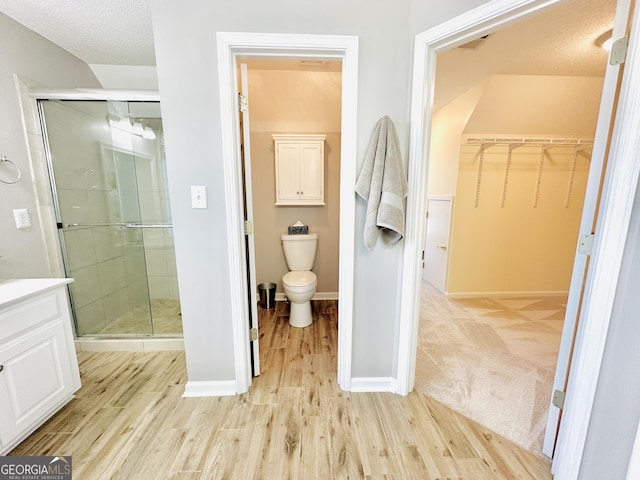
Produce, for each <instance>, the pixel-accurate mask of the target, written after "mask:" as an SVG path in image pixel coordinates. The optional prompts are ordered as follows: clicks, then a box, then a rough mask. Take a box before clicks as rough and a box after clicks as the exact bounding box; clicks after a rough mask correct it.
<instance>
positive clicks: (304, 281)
mask: <svg viewBox="0 0 640 480" xmlns="http://www.w3.org/2000/svg"><path fill="white" fill-rule="evenodd" d="M317 282H318V277H317V276H316V274H315V273H313V272H310V271H296V272H288V273H285V274H284V276H283V277H282V284H283V286H284V287H286V288H289V289H292V290H295V289H304V288H308V287H309V286H311V285H314V284H316V283H317Z"/></svg>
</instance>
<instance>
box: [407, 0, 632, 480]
mask: <svg viewBox="0 0 640 480" xmlns="http://www.w3.org/2000/svg"><path fill="white" fill-rule="evenodd" d="M555 3H557V2H542V1H535V0H532V1H530V2H526V4H525V5H523V4H522V3H518V2H509V4H508V5H507V4H504V5H502V6H497V5H485V6H484V7H480V8H478V9H476V10H474V11H472V12H471V13H472V14H471V15H469V16H468V17H467V16H465V17H459V18H456V19H453V20H451V21H450V22H447V23H446V24H443V25H440V26H438V28H434V29H432V30H429V31H427V32H424V33H423V34H421V35H418V36H417V37H416V45H415V46H416V48H415V67H414V82H413V101H412V105H413V106H414V108H415V109H414V110H413V111H412V136H411V139H412V143H411V149H410V162H409V178H410V181H411V185H410V188H412V189H413V191H414V192H417V193H416V194H415V195H414V196H413V197H412V198H411V197H410V198H409V204H408V209H407V210H408V212H407V216H408V222H407V232H408V234H407V237H406V238H407V244H406V247H405V256H404V262H403V265H404V270H403V271H404V285H405V288H403V292H402V298H403V302H402V311H401V322H400V339H401V348H400V352H401V353H400V355H399V362H398V365H399V368H398V384H399V389H398V390H399V392H400V393H404V394H406V393H408V392H409V391H410V390H411V388H412V387H413V384H412V381H413V378H414V373H415V370H414V369H415V356H414V355H415V348H416V332H417V323H416V321H417V317H418V313H417V309H418V305H419V297H418V296H419V288H418V286H419V285H420V277H421V274H422V271H421V269H420V268H419V267H420V259H421V247H422V241H423V238H424V227H425V222H424V218H422V215H420V213H421V211H422V210H421V209H423V208H424V204H425V202H426V177H427V175H426V165H427V164H426V163H425V162H424V161H423V160H424V158H426V157H428V155H427V154H426V153H425V152H424V149H425V148H427V149H428V148H429V134H430V132H429V130H430V127H431V124H430V121H431V114H432V112H431V105H432V97H433V86H434V82H435V64H436V57H437V53H438V52H440V51H444V50H446V49H448V48H450V47H454V46H457V45H461V44H463V43H465V42H467V41H469V40H470V39H473V38H475V37H477V36H482V35H486V34H487V33H489V32H491V31H495V30H497V29H498V28H499V27H501V26H503V25H506V24H509V23H513V22H515V21H516V20H519V19H521V18H524V17H526V16H527V15H530V14H533V13H537V12H538V11H540V10H542V9H544V8H546V7H550V6H551V5H553V4H555ZM618 3H619V4H622V7H623V10H624V11H621V10H620V9H618V12H617V14H616V24H615V26H614V37H616V38H619V37H621V36H624V34H625V32H627V31H628V30H627V27H628V26H627V19H628V18H632V17H631V16H629V12H628V11H627V10H625V9H628V7H629V5H628V4H626V3H625V2H618ZM620 20H622V21H620ZM619 73H620V69H619V68H612V67H611V66H608V67H607V71H606V74H605V91H606V92H607V96H606V97H605V95H604V94H603V97H602V103H601V109H600V113H599V119H598V128H597V129H596V136H595V137H596V138H595V140H594V153H593V155H592V165H591V169H592V171H593V159H594V158H600V159H604V158H605V152H606V151H607V150H608V149H609V134H610V121H611V120H612V118H613V117H612V112H613V111H614V110H613V106H614V104H615V99H616V98H617V85H618V80H619V79H618V76H619ZM627 73H628V70H627V69H625V71H624V75H623V77H622V87H621V88H622V90H621V92H622V93H621V94H620V95H621V97H622V95H624V86H625V85H629V89H632V87H631V86H630V85H632V84H631V82H629V83H625V76H626V75H627ZM630 76H632V75H631V74H629V77H630ZM630 103H632V102H630ZM624 107H625V109H624V110H623V111H621V110H620V106H618V110H617V112H616V121H618V120H619V119H622V120H621V121H625V120H626V119H627V118H628V117H626V115H629V113H627V112H630V110H627V105H626V104H624ZM613 132H614V135H613V139H612V140H611V151H610V152H609V153H608V155H609V160H608V162H609V163H612V162H613V161H618V162H621V165H622V166H621V167H617V168H616V169H614V170H613V171H612V172H608V173H607V176H606V177H605V194H606V195H604V196H603V199H604V201H603V202H602V203H601V206H600V217H599V219H598V223H601V222H602V223H606V229H603V230H602V231H601V232H600V234H601V235H602V240H600V241H601V242H603V244H615V243H616V238H619V239H622V240H620V241H622V242H623V243H624V238H626V237H625V234H626V231H627V229H628V222H629V217H628V216H625V217H624V218H618V216H617V215H616V214H615V210H614V209H613V204H612V203H611V202H613V200H614V198H615V199H617V198H618V193H617V192H615V189H614V188H613V187H611V188H610V189H609V190H607V189H606V185H607V184H608V185H616V186H619V188H620V190H621V191H624V192H633V191H635V183H633V182H634V181H636V180H637V176H635V175H632V176H631V178H624V177H623V176H622V175H621V172H622V171H623V170H625V169H627V168H630V165H628V163H627V159H626V158H624V157H622V156H621V154H620V153H619V152H621V151H622V150H623V149H624V148H627V147H628V145H627V143H626V142H628V141H629V138H628V136H627V134H626V133H625V131H623V129H618V128H615V129H614V130H613ZM616 134H617V135H619V136H620V137H621V141H622V145H621V146H620V147H618V146H617V145H616V143H615V137H616ZM425 135H426V138H425ZM614 145H615V146H614ZM629 148H630V147H629ZM596 150H597V151H598V152H597V154H596ZM598 180H599V178H598ZM596 183H598V182H596ZM598 188H599V185H598ZM597 196H598V195H597V189H596V194H595V195H591V196H590V195H587V198H589V199H591V198H596V197H597ZM630 198H631V200H630V201H629V202H632V201H633V200H632V199H633V194H631V195H630ZM629 202H627V199H624V203H626V204H629ZM594 211H595V207H594V210H592V212H594ZM593 221H594V217H593V215H592V217H591V219H590V220H589V227H588V230H590V229H591V228H592V225H591V223H593ZM583 224H584V215H583ZM581 231H582V228H581ZM409 232H410V233H409ZM620 233H622V236H620ZM615 234H617V235H619V236H618V237H614V235H615ZM598 243H599V240H598V236H597V235H596V241H595V243H594V250H593V253H592V256H591V265H592V266H593V265H594V257H595V258H596V259H597V260H602V261H613V262H614V263H613V265H617V266H619V263H615V262H619V256H620V253H619V250H618V251H616V252H613V251H612V250H610V249H607V250H606V251H605V249H604V248H602V249H600V248H598ZM604 258H607V260H603V259H604ZM577 263H581V262H579V261H578V257H576V262H575V263H574V272H573V274H572V287H571V288H570V298H571V292H574V291H575V292H577V295H576V296H577V298H578V300H577V301H576V303H578V301H581V302H582V309H581V311H580V318H581V321H580V325H579V327H578V338H579V341H578V342H577V343H576V351H575V352H574V353H573V364H572V374H571V376H570V377H569V379H568V383H569V386H568V389H567V393H568V396H567V400H568V401H567V403H565V407H564V411H563V428H562V429H561V431H560V436H559V440H558V450H559V451H560V453H561V455H560V457H561V458H560V457H558V456H557V455H556V460H558V458H560V462H556V461H555V460H554V472H556V473H557V471H565V473H566V472H568V471H572V472H573V471H575V469H576V468H578V467H579V465H580V461H579V459H580V455H581V452H582V448H583V446H584V439H585V438H586V428H587V427H586V425H588V423H589V416H590V415H591V408H592V403H591V400H592V399H593V392H594V391H595V384H596V382H597V378H589V377H588V373H587V369H586V367H587V366H590V367H591V370H590V371H591V372H593V371H595V370H594V368H596V369H597V366H598V365H599V364H600V362H601V361H602V352H603V349H604V343H603V340H602V338H603V337H602V335H598V334H597V333H596V332H595V331H594V330H597V331H602V329H603V328H604V329H605V332H606V328H607V327H608V319H609V318H610V317H609V315H610V312H611V308H612V305H613V297H612V295H613V293H611V292H610V291H609V290H611V289H609V288H608V287H607V282H610V283H609V285H611V284H615V283H616V279H617V277H616V275H617V274H618V273H619V268H617V267H616V268H612V269H610V268H602V267H601V268H593V270H590V271H589V273H588V275H589V277H591V280H590V281H588V282H587V284H586V287H585V291H584V298H582V297H583V295H582V283H583V280H584V279H583V276H580V278H579V280H580V281H579V285H578V286H577V287H576V288H574V279H575V278H576V274H575V272H576V267H575V265H576V264H577ZM585 263H586V261H585V262H582V268H586V266H585ZM597 289H602V291H601V292H600V293H601V294H603V295H604V296H605V297H606V301H605V302H604V304H603V303H602V302H596V300H595V297H593V296H592V292H595V291H598V290H597ZM569 303H571V302H569ZM603 311H606V313H604V312H603ZM596 313H599V314H600V315H599V316H598V317H596V316H595V315H596ZM603 313H604V314H603ZM567 319H569V317H568V316H567ZM572 325H573V326H575V321H574V322H572ZM566 330H567V322H565V328H564V331H563V335H562V338H563V339H564V338H566V337H567V331H566ZM571 333H573V332H569V337H572V335H571ZM403 346H406V350H403V348H402V347H403ZM588 346H590V347H591V348H588ZM569 348H571V345H569ZM404 352H408V353H404ZM565 367H566V365H565ZM558 368H560V364H558ZM557 371H558V370H556V372H557ZM574 373H575V375H574ZM556 377H557V373H556ZM574 395H575V398H576V399H577V398H580V396H581V395H582V396H584V397H586V398H587V399H588V401H584V400H581V401H579V402H577V401H575V400H574V397H573V396H574ZM556 465H559V466H558V467H557V468H556Z"/></svg>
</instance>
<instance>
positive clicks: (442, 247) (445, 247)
mask: <svg viewBox="0 0 640 480" xmlns="http://www.w3.org/2000/svg"><path fill="white" fill-rule="evenodd" d="M436 248H439V249H440V250H446V249H447V246H446V245H437V246H436Z"/></svg>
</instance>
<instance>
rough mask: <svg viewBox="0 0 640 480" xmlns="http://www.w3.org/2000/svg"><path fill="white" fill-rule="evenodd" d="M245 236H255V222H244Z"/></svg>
mask: <svg viewBox="0 0 640 480" xmlns="http://www.w3.org/2000/svg"><path fill="white" fill-rule="evenodd" d="M244 234H245V235H253V222H252V221H251V220H245V221H244Z"/></svg>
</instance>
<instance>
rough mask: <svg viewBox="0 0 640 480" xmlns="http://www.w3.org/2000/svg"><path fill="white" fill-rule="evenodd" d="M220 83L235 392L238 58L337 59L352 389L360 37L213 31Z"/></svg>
mask: <svg viewBox="0 0 640 480" xmlns="http://www.w3.org/2000/svg"><path fill="white" fill-rule="evenodd" d="M217 45H218V80H219V95H220V97H219V98H220V110H221V117H222V118H221V119H222V122H221V129H222V132H221V138H222V153H223V166H224V184H225V203H226V218H227V223H226V230H227V244H228V254H229V271H230V278H229V284H230V290H231V313H232V318H231V321H232V324H233V344H234V361H235V374H236V391H237V392H238V393H243V392H246V391H247V390H248V389H249V386H250V385H251V381H252V375H251V357H250V351H251V348H250V346H249V326H248V322H249V305H248V304H247V298H248V291H247V288H248V287H247V279H246V274H245V272H246V258H245V254H244V225H243V215H242V201H243V195H242V183H241V175H242V172H241V171H240V163H239V162H240V149H239V145H240V141H239V138H240V132H239V125H240V123H239V117H238V108H237V94H238V91H237V90H238V88H237V78H236V76H237V73H236V60H237V57H238V56H244V57H247V56H248V57H317V58H331V59H337V60H341V61H342V116H341V124H342V134H341V147H340V152H341V162H340V242H339V257H340V259H339V267H338V269H339V273H338V282H339V287H338V291H339V299H340V301H339V303H338V384H339V385H340V387H341V388H342V389H343V390H346V391H348V390H350V389H351V360H352V343H353V342H352V336H353V278H354V272H353V269H354V252H355V230H354V228H353V225H354V224H355V194H354V191H353V186H354V185H355V183H356V138H357V98H358V37H356V36H348V35H298V34H278V33H242V32H218V33H217Z"/></svg>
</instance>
